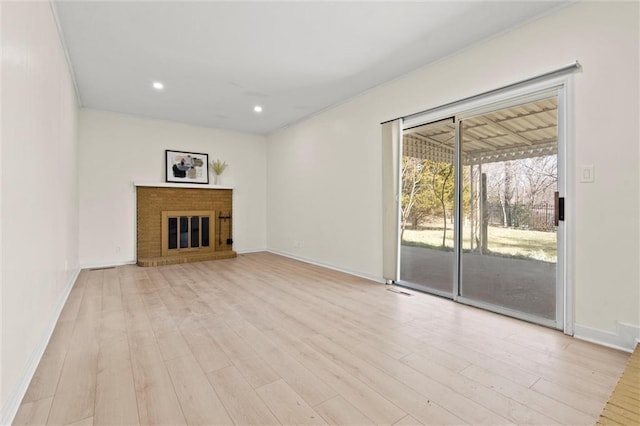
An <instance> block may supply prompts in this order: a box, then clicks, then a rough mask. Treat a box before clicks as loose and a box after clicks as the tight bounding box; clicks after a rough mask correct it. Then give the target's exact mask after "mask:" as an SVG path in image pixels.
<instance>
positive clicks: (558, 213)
mask: <svg viewBox="0 0 640 426" xmlns="http://www.w3.org/2000/svg"><path fill="white" fill-rule="evenodd" d="M554 210H555V220H554V224H555V225H556V226H558V225H560V221H563V222H564V197H561V196H560V192H558V191H556V192H555V194H554Z"/></svg>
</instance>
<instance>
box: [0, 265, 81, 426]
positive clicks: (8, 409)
mask: <svg viewBox="0 0 640 426" xmlns="http://www.w3.org/2000/svg"><path fill="white" fill-rule="evenodd" d="M79 274H80V268H78V269H76V270H75V271H74V273H73V275H72V276H71V278H69V281H68V282H67V285H66V287H65V289H64V291H63V292H62V295H60V298H59V299H58V303H57V304H56V307H55V309H54V311H53V315H52V317H51V320H50V321H49V323H48V324H49V325H48V327H47V329H46V330H45V332H44V333H43V335H42V338H41V339H40V343H39V344H38V345H37V346H36V347H35V348H34V350H33V352H31V356H30V357H29V360H28V362H27V366H26V367H25V369H24V371H23V372H22V380H21V381H20V384H19V385H18V386H17V387H16V388H15V389H13V390H12V391H11V392H10V393H9V396H8V398H7V402H6V403H5V404H4V405H3V406H2V409H1V410H0V425H10V424H11V423H12V422H13V419H14V418H15V416H16V414H17V413H18V409H19V408H20V403H21V402H22V399H23V398H24V395H25V394H26V393H27V389H28V388H29V384H30V383H31V379H32V378H33V375H34V374H35V372H36V369H37V368H38V364H40V360H41V359H42V355H44V351H45V349H46V348H47V345H48V344H49V339H51V336H52V334H53V330H54V329H55V327H56V324H57V323H58V318H59V317H60V314H61V313H62V308H64V304H65V303H67V298H68V297H69V294H70V293H71V289H72V288H73V286H74V284H75V283H76V280H77V279H78V275H79Z"/></svg>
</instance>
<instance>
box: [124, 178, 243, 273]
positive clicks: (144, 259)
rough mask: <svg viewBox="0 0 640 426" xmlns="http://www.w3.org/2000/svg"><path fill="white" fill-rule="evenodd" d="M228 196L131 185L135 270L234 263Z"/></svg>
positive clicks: (196, 188) (193, 188) (194, 188)
mask: <svg viewBox="0 0 640 426" xmlns="http://www.w3.org/2000/svg"><path fill="white" fill-rule="evenodd" d="M232 196H233V190H232V189H231V188H221V187H216V188H212V187H203V186H201V185H190V186H184V185H175V184H157V185H146V184H136V199H137V203H136V204H137V205H136V211H137V242H136V245H137V263H138V265H139V266H159V265H171V264H177V263H187V262H197V261H202V260H214V259H227V258H231V257H236V253H235V252H234V251H233V240H232V235H233V232H232V229H233V227H232V224H233V222H232V220H233V215H232Z"/></svg>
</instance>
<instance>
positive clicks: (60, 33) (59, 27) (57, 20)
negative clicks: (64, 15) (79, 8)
mask: <svg viewBox="0 0 640 426" xmlns="http://www.w3.org/2000/svg"><path fill="white" fill-rule="evenodd" d="M49 7H50V8H51V13H52V14H53V20H54V21H55V23H56V29H57V30H58V39H59V40H60V45H61V46H62V51H63V52H64V58H65V60H66V61H67V68H68V69H69V75H70V76H71V82H72V83H73V89H74V90H75V92H76V101H77V102H78V107H80V108H82V98H81V97H80V88H79V87H78V80H77V79H76V73H75V71H74V70H73V65H72V63H71V57H70V56H69V49H67V42H66V41H65V38H64V32H63V31H62V24H60V17H59V16H58V9H57V6H56V4H55V1H54V0H49Z"/></svg>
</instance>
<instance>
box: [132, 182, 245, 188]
mask: <svg viewBox="0 0 640 426" xmlns="http://www.w3.org/2000/svg"><path fill="white" fill-rule="evenodd" d="M133 186H135V187H138V186H150V187H153V188H194V189H233V186H228V185H203V184H201V183H172V182H133Z"/></svg>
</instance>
